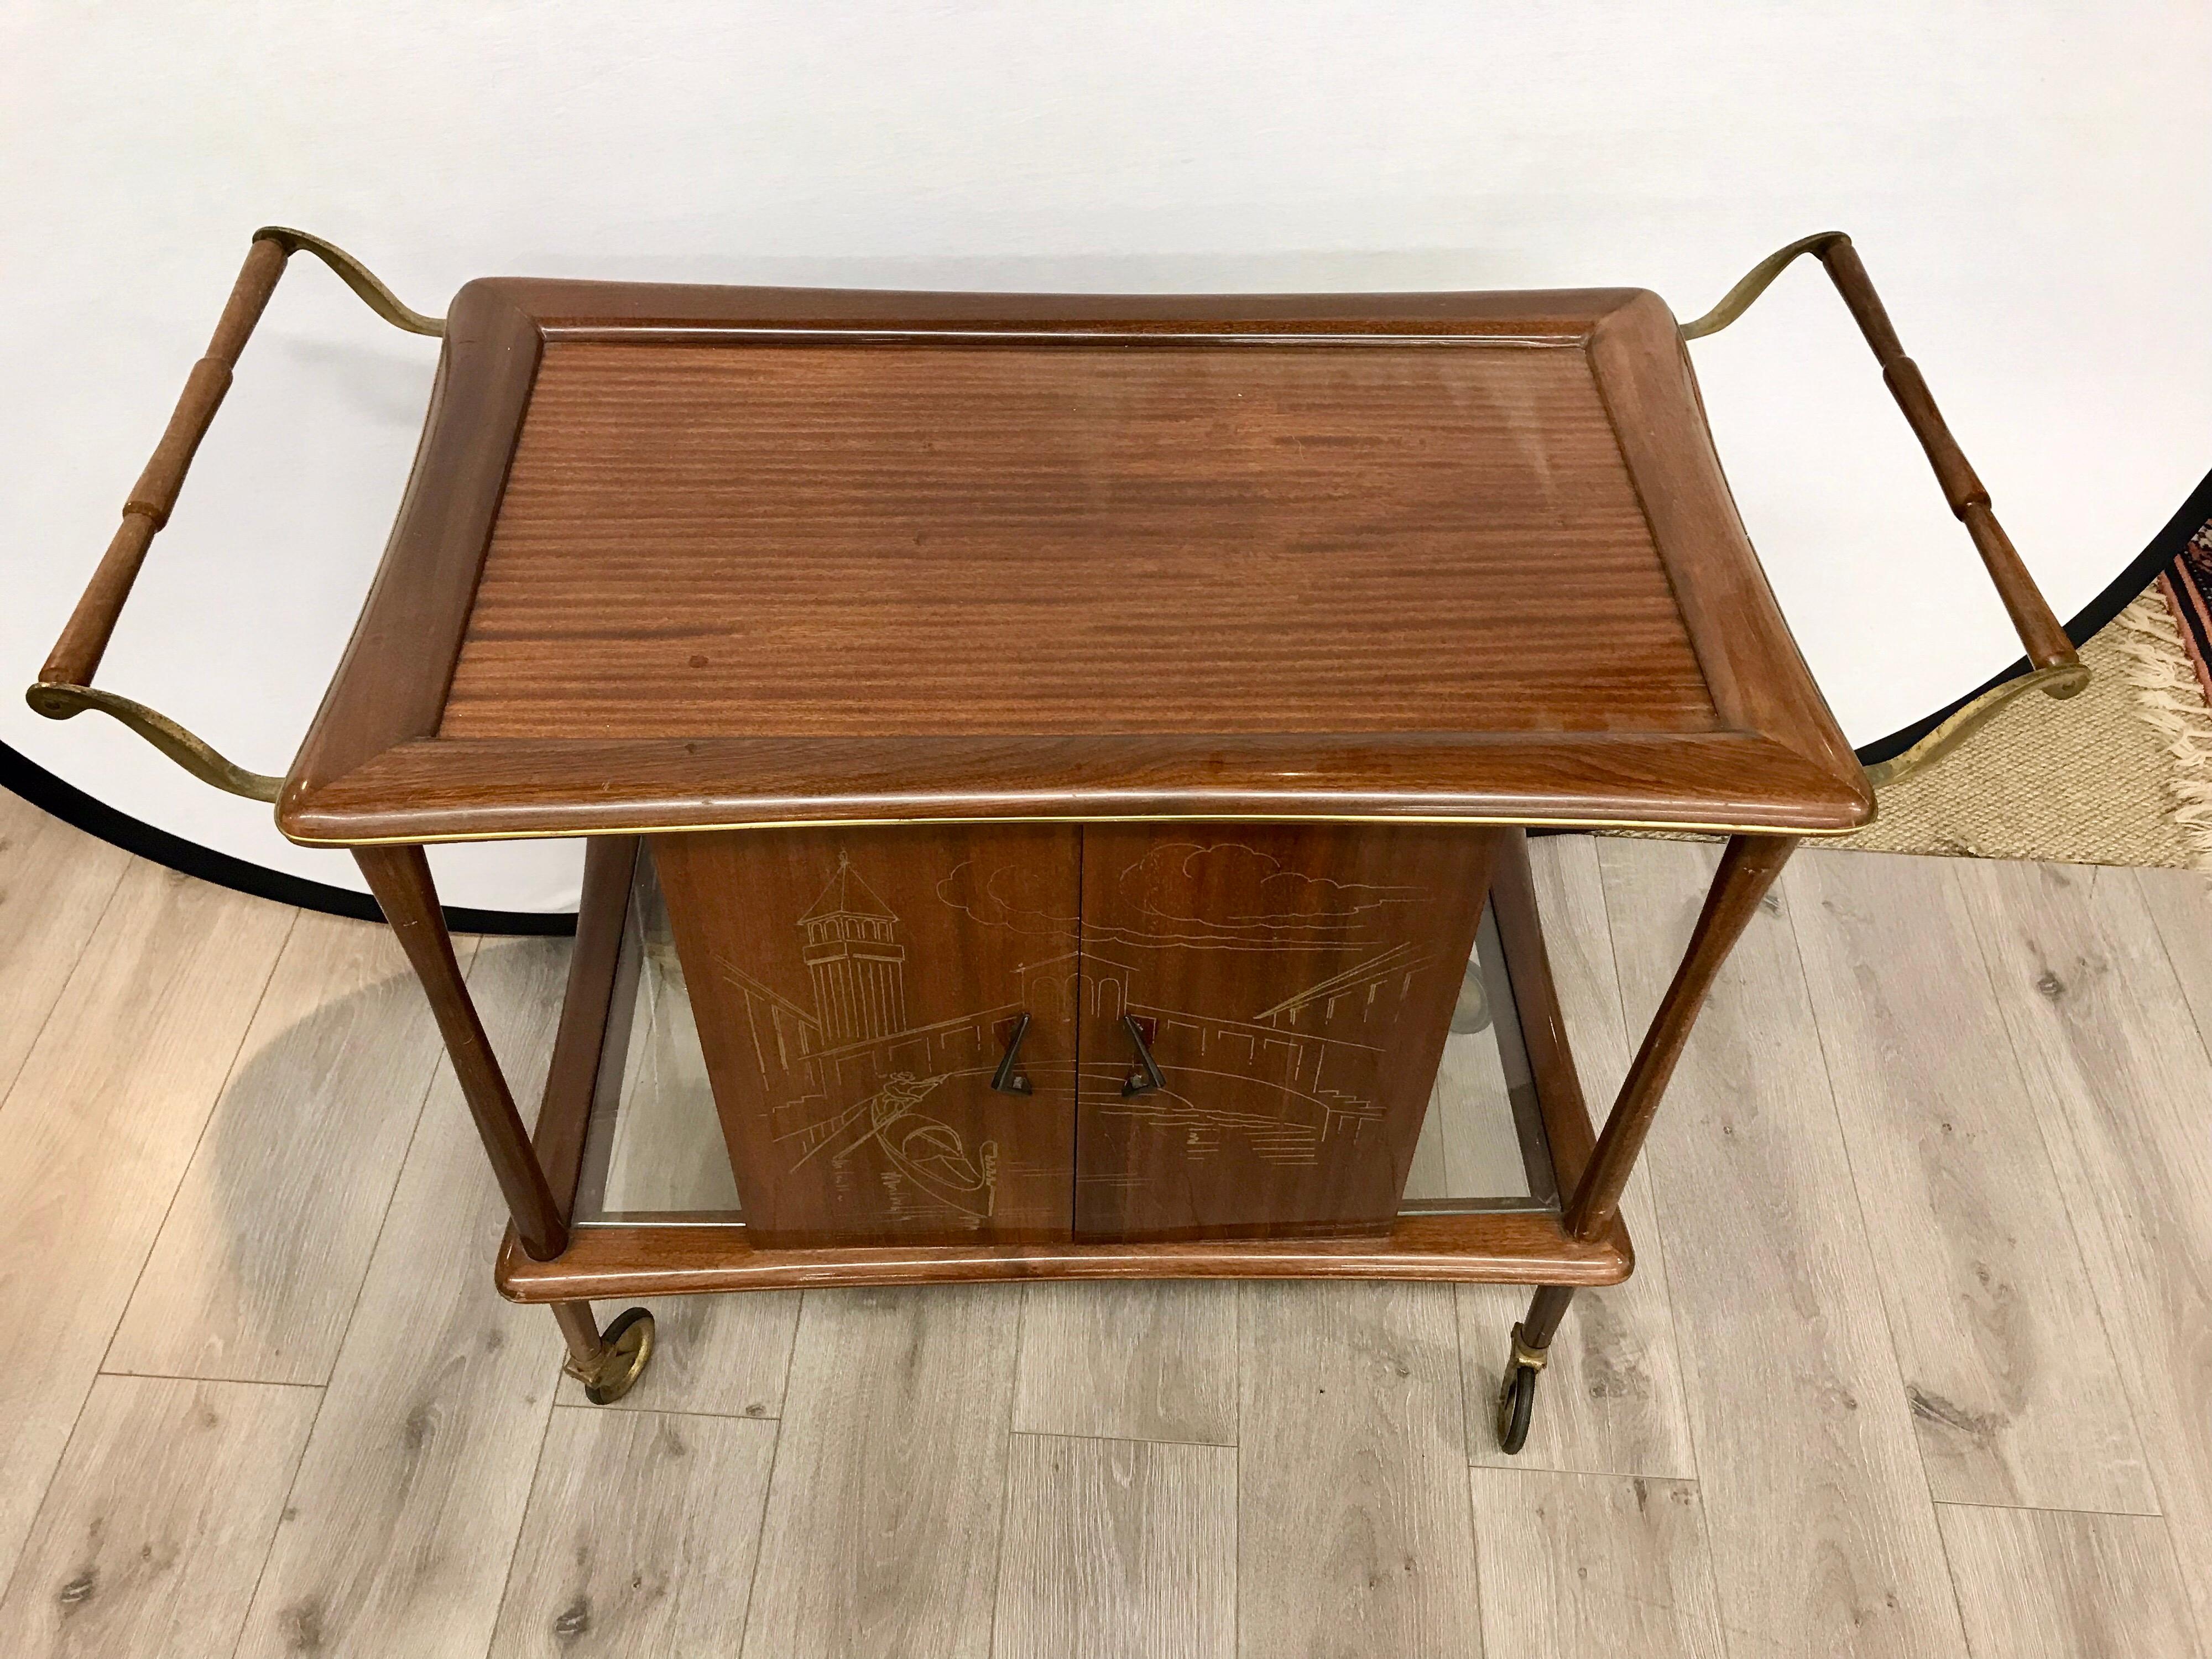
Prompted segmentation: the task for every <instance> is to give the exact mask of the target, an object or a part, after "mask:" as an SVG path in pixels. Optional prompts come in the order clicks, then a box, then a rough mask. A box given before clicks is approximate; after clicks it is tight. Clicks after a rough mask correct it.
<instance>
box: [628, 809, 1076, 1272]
mask: <svg viewBox="0 0 2212 1659" xmlns="http://www.w3.org/2000/svg"><path fill="white" fill-rule="evenodd" d="M653 862H654V864H655V866H657V867H658V870H659V877H660V883H661V887H662V889H663V890H664V892H665V895H666V898H667V903H668V918H669V924H670V927H671V931H672V932H673V933H674V934H675V938H676V948H677V953H678V956H679V957H681V958H682V961H683V965H684V980H685V981H686V983H687V984H688V985H689V987H690V994H691V1002H692V1008H693V1012H694V1013H695V1015H696V1018H697V1020H698V1025H699V1040H700V1046H701V1048H702V1050H703V1051H704V1054H705V1056H706V1061H707V1071H708V1077H709V1079H710V1080H711V1081H712V1083H713V1085H714V1108H715V1111H716V1112H717V1114H718V1115H720V1118H721V1121H722V1131H723V1135H724V1138H725V1139H726V1140H727V1142H728V1144H729V1150H730V1165H731V1169H732V1173H733V1174H734V1175H735V1176H736V1177H737V1183H738V1198H739V1200H740V1201H741V1202H742V1203H743V1205H744V1215H745V1223H746V1225H747V1227H748V1228H749V1229H750V1231H752V1232H753V1234H754V1235H755V1236H756V1237H757V1239H758V1240H759V1242H760V1243H763V1244H764V1245H769V1246H822V1245H837V1244H893V1243H989V1242H992V1241H994V1240H995V1241H999V1242H1003V1243H1022V1242H1030V1243H1036V1242H1042V1241H1048V1240H1053V1239H1064V1238H1066V1237H1069V1236H1070V1229H1071V1223H1072V1214H1071V1206H1072V1194H1073V1177H1074V1133H1075V1069H1076V1068H1075V1059H1076V1048H1075V1044H1076V1030H1075V1009H1076V994H1077V990H1076V987H1077V982H1078V977H1079V963H1078V957H1077V919H1078V915H1079V899H1078V892H1079V885H1078V884H1079V879H1080V874H1081V841H1080V838H1079V832H1078V831H1076V830H1075V829H1073V828H1072V827H1070V828H1066V829H1061V828H1057V827H1053V826H1029V825H1009V826H1006V827H994V826H968V825H915V826H910V827H908V826H894V827H888V828H882V829H873V828H862V829H754V830H732V831H714V832H708V833H703V834H696V835H674V836H658V837H655V838H654V840H653ZM1024 1015H1027V1016H1028V1024H1027V1026H1026V1028H1025V1029H1023V1030H1022V1032H1021V1042H1020V1048H1019V1052H1018V1054H1017V1055H1016V1059H1015V1065H1014V1066H1013V1067H1012V1068H1011V1075H1010V1078H1009V1083H1010V1085H1011V1084H1012V1079H1016V1078H1023V1079H1027V1081H1028V1085H1029V1088H1028V1092H1026V1093H1022V1092H1016V1091H1013V1089H1012V1087H1011V1086H1010V1087H1009V1088H1008V1089H1006V1090H1000V1089H994V1087H993V1086H992V1084H993V1079H994V1074H996V1073H998V1072H999V1070H1000V1065H1001V1062H1002V1061H1003V1060H1005V1058H1006V1048H1007V1045H1008V1043H1009V1042H1010V1041H1011V1040H1012V1037H1013V1036H1014V1033H1015V1030H1016V1028H1017V1026H1018V1025H1019V1024H1020V1021H1021V1019H1022V1017H1023V1016H1024Z"/></svg>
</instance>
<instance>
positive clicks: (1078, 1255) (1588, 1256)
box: [497, 1210, 1636, 1302]
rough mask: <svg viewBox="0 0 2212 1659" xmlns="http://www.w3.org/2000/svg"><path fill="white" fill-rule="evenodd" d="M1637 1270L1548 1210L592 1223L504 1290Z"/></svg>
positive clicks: (687, 1290)
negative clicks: (1253, 1223)
mask: <svg viewBox="0 0 2212 1659" xmlns="http://www.w3.org/2000/svg"><path fill="white" fill-rule="evenodd" d="M1635 1265H1636V1258H1635V1253H1634V1251H1633V1249H1632V1248H1631V1246H1630V1244H1629V1241H1628V1234H1627V1231H1626V1229H1623V1228H1621V1227H1619V1226H1618V1225H1616V1226H1615V1228H1614V1230H1613V1236H1612V1237H1610V1238H1607V1239H1605V1240H1603V1241H1601V1242H1600V1243H1581V1242H1580V1241H1578V1240H1576V1239H1573V1238H1571V1237H1568V1236H1567V1235H1566V1234H1565V1232H1564V1231H1562V1230H1561V1228H1560V1226H1559V1217H1558V1216H1556V1215H1554V1214H1552V1213H1549V1212H1543V1211H1528V1210H1520V1211H1512V1210H1508V1211H1492V1212H1481V1213H1467V1214H1455V1215H1408V1216H1403V1217H1401V1218H1399V1221H1398V1225H1396V1226H1395V1228H1393V1229H1392V1230H1391V1231H1390V1232H1389V1234H1388V1235H1387V1236H1385V1237H1380V1238H1356V1239H1215V1240H1206V1239H1200V1240H1178V1241H1176V1242H1175V1243H1141V1244H1126V1243H1114V1244H1064V1243H1055V1244H1030V1245H987V1246H978V1245H959V1244H939V1245H881V1246H872V1247H868V1248H865V1249H850V1248H848V1249H803V1250H763V1249H754V1248H753V1246H752V1245H751V1243H749V1242H748V1241H747V1239H746V1237H745V1229H744V1224H743V1223H742V1222H734V1223H733V1222H695V1223H686V1222H652V1223H644V1224H639V1223H599V1224H591V1225H584V1226H580V1227H578V1228H576V1229H575V1230H574V1232H573V1233H572V1234H571V1235H570V1239H569V1244H568V1249H567V1250H566V1251H564V1252H563V1253H562V1255H559V1256H557V1257H556V1258H555V1259H554V1260H552V1261H532V1260H531V1259H530V1257H529V1256H528V1255H526V1254H525V1253H524V1252H523V1250H522V1249H521V1247H520V1245H519V1244H517V1243H515V1241H514V1239H513V1237H512V1235H510V1236H509V1237H508V1238H507V1243H506V1244H505V1246H504V1247H503V1248H502V1249H501V1251H500V1255H499V1268H498V1274H497V1279H498V1285H499V1290H500V1294H501V1295H502V1296H505V1297H507V1298H509V1299H510V1300H512V1301H515V1302H566V1301H577V1300H589V1299H591V1298H592V1297H631V1296H685V1295H691V1294H694V1293H697V1292H701V1291H769V1290H787V1289H796V1288H800V1287H804V1286H807V1285H930V1284H943V1283H950V1282H955V1281H969V1282H974V1281H984V1280H993V1279H1457V1280H1462V1281H1467V1282H1471V1283H1481V1284H1505V1285H1617V1284H1619V1283H1620V1281H1621V1280H1622V1279H1626V1278H1627V1277H1628V1275H1629V1273H1631V1272H1632V1271H1633V1269H1634V1267H1635Z"/></svg>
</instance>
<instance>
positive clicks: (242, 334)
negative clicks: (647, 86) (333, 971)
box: [24, 225, 446, 801]
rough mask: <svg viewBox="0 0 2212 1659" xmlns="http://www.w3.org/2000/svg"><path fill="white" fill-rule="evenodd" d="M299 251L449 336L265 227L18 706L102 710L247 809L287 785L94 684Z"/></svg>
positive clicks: (358, 266) (414, 327) (294, 238)
mask: <svg viewBox="0 0 2212 1659" xmlns="http://www.w3.org/2000/svg"><path fill="white" fill-rule="evenodd" d="M301 249H305V250H306V251H307V252H310V253H312V254H313V255H314V256H315V257H316V258H319V259H320V260H321V261H322V262H323V263H324V264H326V265H328V266H330V268H331V270H334V271H336V272H337V274H338V276H340V278H342V279H343V281H344V283H345V284H346V286H347V287H349V288H350V289H353V291H354V292H355V293H356V294H358V295H361V297H362V300H363V301H366V302H367V303H368V307H369V308H370V309H371V310H372V311H374V312H375V313H376V314H377V315H378V316H380V317H381V318H383V319H385V320H386V322H388V323H391V324H392V325H394V326H395V327H398V328H404V329H405V330H407V331H409V332H410V333H414V334H431V335H441V334H443V333H444V332H445V331H446V325H445V324H444V323H443V322H442V321H441V320H440V319H437V318H435V317H426V316H424V315H423V314H422V313H421V312H418V311H411V310H410V309H409V308H408V307H405V306H404V305H402V304H400V303H399V301H398V300H397V299H395V298H394V297H393V296H392V290H391V289H388V288H386V287H385V285H384V284H383V283H380V282H379V281H377V279H376V278H375V277H374V276H373V275H371V274H370V272H369V271H368V269H367V267H365V266H364V265H362V263H361V261H360V260H358V259H356V258H354V257H353V256H352V255H351V254H349V253H348V252H345V250H344V249H343V248H338V247H333V246H331V244H330V243H328V242H326V241H325V240H323V239H322V238H321V237H319V236H311V235H309V234H307V232H305V231H302V230H290V229H287V228H285V227H283V226H282V225H264V226H263V227H262V228H260V229H259V230H257V231H255V232H254V233H253V243H252V246H251V247H249V248H248V249H247V250H246V263H245V264H244V265H243V266H242V267H241V268H240V270H239V273H238V281H237V282H236V283H234V284H233V285H232V287H231V290H230V298H229V300H228V301H226V302H225V304H224V306H223V308H222V318H221V319H220V320H219V321H217V323H216V327H215V337H214V338H213V339H211V340H210V342H209V343H208V349H207V355H206V356H204V357H202V358H201V359H200V360H199V362H197V363H195V364H193V365H192V372H191V375H190V376H189V377H187V378H186V380H185V390H184V394H183V395H182V396H181V397H179V398H178V399H177V406H176V409H175V410H173V412H172V413H171V414H170V416H169V424H168V426H167V428H165V429H164V430H163V432H162V434H161V442H160V443H158V444H156V445H155V447H154V454H153V459H150V460H149V461H148V462H147V463H146V470H145V471H143V472H142V473H140V474H139V475H138V482H137V485H136V486H134V487H133V488H132V489H131V494H130V495H129V496H128V497H127V498H126V499H125V501H124V503H123V522H122V523H121V524H120V525H119V526H117V527H116V532H115V535H114V538H113V539H112V540H111V541H110V542H109V543H108V544H107V551H106V554H104V555H103V556H101V558H100V568H98V569H96V570H95V571H94V572H93V574H92V580H90V581H89V582H88V583H87V584H86V586H85V590H84V593H83V596H82V598H80V599H78V600H77V602H76V610H75V611H71V612H70V619H69V621H68V622H67V623H65V624H64V626H63V629H62V635H61V638H60V639H58V640H57V641H55V642H54V648H53V650H52V653H50V654H49V655H48V656H47V658H46V666H45V667H44V668H42V669H40V671H39V678H38V683H37V684H34V685H33V686H32V687H31V688H30V690H27V692H25V693H24V701H25V702H28V703H29V704H30V705H31V707H32V708H33V709H34V710H36V711H37V712H38V713H40V714H43V715H45V716H46V718H47V719H49V720H68V719H69V718H70V716H72V715H74V714H82V713H83V712H84V710H86V709H88V708H94V709H98V710H99V711H100V713H101V714H107V715H110V716H112V718H114V719H116V720H121V721H122V722H123V723H124V724H125V726H129V727H130V728H131V730H132V731H134V732H137V734H138V735H139V736H140V737H142V738H145V739H146V741H147V742H149V743H150V744H153V745H154V746H155V748H156V749H159V750H161V752H162V753H163V754H165V755H167V757H169V758H170V759H171V760H173V761H174V762H176V763H177V764H178V765H179V766H181V767H183V768H184V769H185V770H186V771H187V772H190V773H191V775H193V776H194V777H196V778H198V779H199V780H200V781H202V782H204V783H211V784H213V785H214V786H215V787H216V788H218V789H224V790H228V792H229V793H232V794H234V795H243V796H245V797H246V799H249V800H266V801H273V800H275V799H276V791H277V788H278V786H279V785H281V784H282V783H283V779H282V778H276V777H271V776H270V775H267V774H266V773H262V772H249V771H247V770H246V769H245V768H244V767H242V766H240V765H237V764H236V763H234V762H232V761H229V760H227V759H226V758H224V757H223V756H222V755H221V754H220V753H218V752H217V751H216V749H215V748H214V747H213V746H212V745H211V744H209V743H207V742H206V741H204V739H202V738H197V737H195V736H194V735H193V734H192V733H191V732H188V731H186V730H185V728H184V727H183V726H179V725H178V724H177V722H176V721H174V720H171V719H170V718H169V717H168V716H167V715H166V714H161V713H159V712H158V711H156V710H155V709H152V708H148V707H147V706H146V705H145V704H144V703H142V702H133V701H132V700H131V698H129V697H119V696H116V695H115V694H114V693H113V692H110V691H95V690H93V689H92V677H93V675H94V673H95V672H96V671H98V669H99V667H100V658H101V657H102V656H104V655H106V651H107V642H108V640H109V639H110V637H112V635H113V634H114V632H115V624H116V622H117V620H118V618H119V617H121V616H122V614H123V602H124V601H125V599H129V598H130V597H131V586H132V585H133V584H134V583H136V582H137V580H138V569H139V567H140V566H141V565H143V563H144V562H146V550H147V549H148V548H149V547H151V546H152V545H153V543H154V538H155V534H156V533H157V532H159V531H160V530H161V526H163V525H165V524H167V523H168V521H169V514H170V513H172V512H173V511H174V510H175V507H176V505H177V495H178V493H179V491H180V490H181V489H183V488H184V483H185V472H186V471H189V470H190V468H191V464H192V456H193V454H194V453H196V452H197V450H198V448H199V447H200V440H201V439H203V438H204V437H205V436H206V435H207V430H208V428H209V426H210V424H211V423H212V422H214V420H215V412H216V410H218V409H220V408H222V400H223V396H224V394H225V393H226V392H228V391H229V390H230V380H231V371H232V370H233V369H234V368H236V367H237V366H238V357H239V354H240V352H241V351H243V350H245V349H246V341H248V340H249V339H251V338H252V337H253V328H254V325H255V324H257V323H258V322H259V321H260V320H261V313H262V312H263V310H264V308H265V307H267V306H268V304H269V296H270V295H272V294H274V293H275V292H276V280H277V278H279V277H280V276H283V274H284V266H285V264H286V262H287V261H288V260H289V258H291V256H292V255H293V254H294V253H295V252H299V251H301Z"/></svg>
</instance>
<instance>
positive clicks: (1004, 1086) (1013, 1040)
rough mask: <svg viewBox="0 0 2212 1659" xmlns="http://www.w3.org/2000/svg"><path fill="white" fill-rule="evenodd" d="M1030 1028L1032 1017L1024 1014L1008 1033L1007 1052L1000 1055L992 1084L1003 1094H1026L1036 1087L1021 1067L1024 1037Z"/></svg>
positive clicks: (992, 1077) (992, 1076) (1016, 1020)
mask: <svg viewBox="0 0 2212 1659" xmlns="http://www.w3.org/2000/svg"><path fill="white" fill-rule="evenodd" d="M1029 1030H1030V1017H1029V1016H1028V1015H1027V1014H1023V1015H1020V1016H1019V1017H1018V1018H1016V1019H1015V1021H1014V1028H1013V1030H1011V1031H1009V1032H1007V1033H1006V1053H1005V1054H1002V1055H1000V1057H999V1069H998V1070H997V1071H995V1072H994V1073H991V1086H992V1087H993V1088H994V1089H996V1090H997V1091H999V1092H1000V1094H1002V1095H1025V1094H1029V1093H1030V1092H1032V1091H1033V1089H1034V1087H1035V1085H1032V1084H1031V1083H1030V1079H1029V1075H1028V1073H1025V1072H1023V1071H1022V1070H1020V1069H1019V1068H1020V1066H1021V1057H1022V1039H1023V1038H1024V1037H1025V1036H1028V1035H1029Z"/></svg>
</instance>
